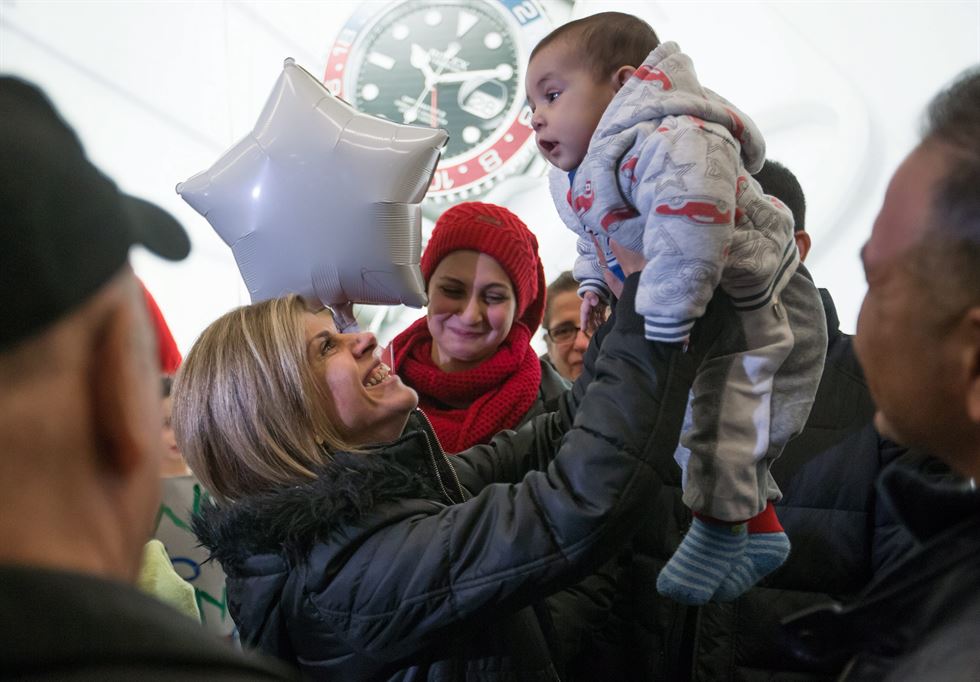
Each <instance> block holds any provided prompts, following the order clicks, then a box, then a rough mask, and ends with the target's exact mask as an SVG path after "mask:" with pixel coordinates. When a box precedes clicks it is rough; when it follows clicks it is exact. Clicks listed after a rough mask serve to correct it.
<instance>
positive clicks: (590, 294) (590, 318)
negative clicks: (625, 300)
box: [579, 291, 606, 336]
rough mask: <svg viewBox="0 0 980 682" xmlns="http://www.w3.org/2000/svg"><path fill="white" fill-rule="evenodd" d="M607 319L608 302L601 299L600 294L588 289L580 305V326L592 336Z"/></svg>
mask: <svg viewBox="0 0 980 682" xmlns="http://www.w3.org/2000/svg"><path fill="white" fill-rule="evenodd" d="M605 321H606V304H605V303H603V302H602V301H601V300H600V299H599V295H598V294H596V293H595V292H594V291H586V292H585V293H584V294H582V305H581V306H580V307H579V328H581V329H582V330H583V331H584V332H585V333H586V335H587V336H591V335H592V334H594V333H595V330H596V329H598V328H599V326H600V325H601V324H602V323H603V322H605Z"/></svg>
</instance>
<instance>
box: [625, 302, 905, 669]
mask: <svg viewBox="0 0 980 682" xmlns="http://www.w3.org/2000/svg"><path fill="white" fill-rule="evenodd" d="M820 293H821V296H822V298H823V301H824V307H825V311H826V316H827V330H828V336H829V339H828V348H827V359H826V364H825V366H824V372H823V375H822V377H821V381H820V387H819V389H818V391H817V395H816V398H815V401H814V405H813V409H812V411H811V413H810V416H809V418H808V420H807V423H806V426H805V428H804V430H803V432H802V433H801V434H800V435H799V436H798V437H797V438H795V439H794V440H792V441H791V442H790V443H789V444H788V445H787V446H786V449H785V450H784V451H783V454H782V455H781V456H780V457H779V458H778V459H777V460H776V461H775V463H774V464H773V467H772V474H773V477H774V478H775V479H776V482H777V483H778V484H779V487H780V489H781V490H782V492H783V498H782V500H781V501H780V502H779V503H778V504H777V514H778V516H779V519H780V521H781V523H782V524H783V527H784V528H785V529H786V533H787V535H788V536H789V538H790V541H791V543H792V551H791V552H790V555H789V558H788V559H787V561H786V563H785V564H784V565H783V566H782V567H781V568H780V569H778V570H777V571H775V572H774V573H772V574H771V575H770V576H768V577H767V578H765V579H763V581H762V582H761V583H760V584H759V585H758V586H757V587H755V588H753V589H752V590H750V591H749V592H748V593H746V594H745V595H743V596H742V597H741V598H740V599H738V600H736V601H735V602H732V603H714V602H712V603H709V604H707V605H705V606H703V607H700V608H698V607H689V606H685V605H682V604H678V603H676V602H673V601H671V600H669V599H666V598H664V597H661V596H660V595H659V594H658V593H657V589H656V579H657V574H658V573H659V571H660V569H661V568H663V566H664V564H666V562H667V560H668V559H669V558H670V557H671V555H672V554H673V552H674V550H675V549H676V548H677V546H678V544H680V541H681V539H682V537H683V534H684V533H685V532H686V531H687V528H688V526H689V525H690V521H691V514H690V511H689V510H688V509H687V508H686V507H685V506H684V504H683V503H682V501H681V495H682V490H681V481H680V471H679V469H678V467H676V466H673V467H671V466H670V464H672V461H668V462H664V463H662V466H661V467H660V470H661V471H662V476H663V482H664V485H663V486H662V487H661V489H660V494H659V496H658V497H657V499H656V502H655V504H654V505H653V508H652V509H650V510H649V513H648V522H647V523H646V524H644V526H643V527H642V529H641V530H640V532H638V534H637V536H636V538H635V541H634V550H635V557H634V563H633V567H632V580H631V583H630V586H629V587H628V588H627V589H628V594H627V598H628V602H629V608H628V609H624V608H622V607H620V608H619V609H618V611H619V615H620V616H623V620H625V621H628V622H631V626H632V627H629V626H626V625H623V624H620V627H621V628H623V630H622V632H621V634H620V636H630V634H632V637H633V639H632V642H633V647H632V648H633V651H634V656H635V658H634V660H633V661H631V662H630V663H629V664H628V665H627V666H626V668H625V669H624V670H623V671H622V675H621V677H622V678H623V679H625V678H627V677H629V678H632V679H642V680H689V679H694V680H704V681H710V682H714V681H720V680H769V679H773V678H774V676H778V677H779V679H792V680H822V679H832V676H831V677H828V675H827V674H825V673H827V671H826V669H825V668H821V667H819V666H814V665H812V664H810V663H807V662H802V661H799V660H797V659H796V657H795V656H794V655H793V653H792V651H791V648H790V647H789V646H788V643H787V642H786V640H785V637H784V635H783V632H782V630H781V629H780V627H779V621H780V619H781V618H783V617H785V616H788V615H789V614H792V613H795V612H797V611H799V610H800V609H803V608H805V607H808V606H812V605H814V604H818V603H823V602H826V601H828V600H829V599H830V595H832V596H834V597H843V596H850V595H854V594H856V593H857V592H859V591H860V590H861V589H863V588H864V587H865V586H866V585H867V584H868V583H869V582H870V581H871V579H872V578H873V577H874V576H875V575H876V574H878V573H879V572H881V571H883V570H884V569H886V568H887V567H888V566H889V565H891V564H893V563H894V562H895V560H896V559H897V558H899V557H901V556H902V555H904V554H906V553H907V552H908V551H910V549H911V548H912V546H913V541H912V538H911V537H910V536H909V535H908V534H907V533H905V532H903V531H902V529H901V527H900V524H899V523H898V521H897V519H895V518H894V516H893V515H892V514H891V513H890V512H889V511H888V510H887V509H882V508H881V505H879V503H878V499H877V496H876V494H875V486H874V483H875V480H876V478H877V477H878V475H879V473H880V472H881V471H882V469H883V468H884V467H885V466H886V465H888V464H889V463H890V462H892V461H894V460H895V459H896V458H898V457H899V456H903V454H904V453H905V450H904V449H902V448H899V447H898V446H896V445H895V444H893V443H891V442H890V441H887V440H885V439H883V438H882V437H881V436H879V435H878V433H877V431H876V430H875V428H874V424H873V417H874V412H875V408H874V404H873V403H872V401H871V396H870V394H869V392H868V388H867V385H866V383H865V381H864V376H863V374H862V372H861V368H860V366H859V364H858V361H857V358H856V357H855V354H854V350H853V347H852V339H851V337H850V336H848V335H846V334H843V333H842V332H841V331H840V329H839V322H838V319H837V312H836V310H835V308H834V304H833V300H832V299H831V298H830V295H829V294H828V293H827V291H826V290H821V292H820ZM904 456H909V457H911V455H904ZM668 459H669V458H668ZM629 630H632V632H631V633H630V632H629ZM610 639H612V637H610ZM833 672H836V671H830V673H833Z"/></svg>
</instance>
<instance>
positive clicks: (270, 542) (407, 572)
mask: <svg viewBox="0 0 980 682" xmlns="http://www.w3.org/2000/svg"><path fill="white" fill-rule="evenodd" d="M637 280H638V277H635V276H634V277H632V278H629V279H628V281H627V290H626V294H624V300H623V301H622V302H621V304H620V306H619V312H618V313H617V315H615V316H614V318H613V321H612V322H611V325H612V330H611V331H609V332H608V335H606V336H605V338H604V340H603V341H602V346H601V351H600V352H596V351H595V349H593V350H592V351H590V354H589V359H588V360H587V363H586V364H587V366H588V371H587V372H586V373H585V374H584V375H583V376H584V379H583V380H580V381H579V382H577V383H576V384H575V386H574V387H573V389H572V391H571V392H569V394H568V396H567V397H566V398H565V399H563V401H562V409H561V410H560V411H559V412H558V413H554V414H548V415H542V416H540V417H538V418H536V419H535V420H533V421H532V422H530V423H529V424H527V425H525V426H524V427H523V428H521V429H520V430H519V431H517V432H504V433H503V434H501V435H499V436H497V437H496V438H495V439H494V440H493V442H492V443H491V444H490V445H487V446H477V447H476V448H472V449H470V450H468V451H466V452H464V453H461V454H459V455H457V456H455V457H453V458H452V461H451V463H450V461H449V459H448V458H446V457H445V456H444V455H443V453H441V452H438V451H437V450H435V448H434V443H435V440H434V439H433V438H432V436H431V433H430V430H429V429H428V428H427V427H426V426H425V425H424V424H423V425H421V426H418V425H416V426H417V428H414V429H410V430H409V431H408V432H407V433H406V434H405V435H404V436H403V437H402V438H400V439H399V440H398V441H396V442H394V443H391V444H388V445H386V446H384V447H381V448H379V449H377V450H375V451H373V452H371V453H369V454H364V455H339V456H336V457H335V458H334V459H333V461H332V462H331V463H330V464H329V465H327V466H326V467H325V468H324V470H323V471H322V472H321V475H320V477H319V478H318V479H316V480H313V481H311V482H309V483H307V484H304V485H300V486H297V487H294V488H290V489H287V490H280V491H277V492H275V493H271V494H267V495H259V496H256V497H254V498H251V499H248V500H244V501H242V502H240V503H237V504H235V505H232V506H230V507H228V508H217V507H212V508H208V509H207V510H206V511H205V513H204V515H203V517H202V518H199V519H198V523H197V526H196V530H197V532H198V535H199V537H200V538H201V540H202V542H203V543H204V544H205V545H206V546H208V547H209V548H210V549H211V550H212V553H213V555H214V556H215V557H217V558H218V559H219V560H220V561H221V564H222V566H223V567H224V569H225V571H226V573H227V574H228V599H229V602H230V605H231V610H232V615H233V616H234V618H235V621H236V623H237V624H238V626H239V630H240V633H241V636H242V640H243V642H245V643H246V644H247V645H255V646H259V647H260V648H261V649H263V650H264V651H266V652H269V653H273V654H275V655H277V656H279V657H281V658H284V659H286V660H290V661H296V662H297V663H298V664H299V665H300V667H301V668H302V670H303V671H304V672H305V673H306V674H307V675H309V676H311V677H314V678H321V679H324V678H330V679H342V680H359V679H391V680H418V679H428V680H475V679H479V680H496V679H515V680H516V679H540V680H547V679H556V671H555V667H554V665H553V662H552V660H551V658H550V654H549V652H548V649H547V646H546V640H545V635H544V633H543V632H542V630H541V625H540V623H539V620H538V619H537V618H536V617H535V614H534V613H533V610H532V609H531V608H528V607H529V606H530V605H532V604H533V603H535V602H536V601H537V600H538V599H540V598H541V597H543V596H545V595H548V594H551V593H554V592H556V591H557V590H560V589H562V588H565V587H568V586H569V585H572V584H574V583H575V582H577V581H579V580H581V579H582V578H583V577H585V576H586V575H589V574H590V573H592V572H594V571H595V570H596V569H597V568H598V566H599V565H600V564H601V563H602V562H603V561H604V560H606V559H608V558H609V557H611V556H613V555H614V554H615V552H616V550H617V549H618V548H619V547H621V546H622V544H623V543H624V542H625V541H626V539H627V538H628V536H629V534H630V532H631V530H632V529H633V528H634V527H635V525H636V524H637V523H638V522H639V521H640V520H641V518H642V517H643V515H644V514H645V511H646V509H647V506H648V501H649V499H650V497H651V496H653V495H656V494H657V490H658V487H659V482H658V479H657V477H656V475H655V474H654V472H653V471H652V469H651V467H650V466H649V465H648V464H647V462H648V460H649V459H650V458H651V457H652V455H653V453H655V452H663V451H669V452H673V450H674V448H675V447H676V443H677V439H678V434H679V431H680V426H681V422H682V419H683V412H684V405H685V403H686V399H687V392H688V390H689V387H690V382H691V379H692V378H693V367H694V362H695V361H694V354H692V353H682V352H680V351H679V350H678V349H676V348H673V347H669V346H665V345H662V344H653V343H650V342H647V341H646V340H644V339H643V322H642V318H640V317H638V316H637V315H636V314H635V313H634V312H633V298H632V296H633V293H635V287H636V282H637ZM730 314H731V309H730V307H729V306H728V305H727V303H724V302H723V303H718V304H717V305H715V304H713V312H709V314H708V315H706V316H705V318H704V319H703V320H702V321H701V322H699V326H698V327H696V328H695V337H694V338H696V339H698V341H699V343H702V344H704V345H708V344H710V342H711V339H712V338H713V335H712V334H713V333H715V332H716V331H717V329H720V328H721V327H723V326H724V325H725V324H727V323H728V320H727V319H726V316H728V315H730ZM593 376H594V379H592V381H591V383H589V378H590V377H593ZM661 405H664V406H667V409H664V410H659V407H660V406H661ZM658 413H659V415H660V416H659V418H658V419H653V418H651V415H656V414H658ZM573 418H574V426H575V427H574V428H571V429H570V430H569V427H570V426H571V420H572V419H573ZM655 427H656V430H655ZM566 431H568V433H567V435H566V433H565V432H566ZM563 436H564V440H562V437H563ZM559 442H561V449H560V451H559V453H558V456H557V457H556V458H555V459H554V461H552V462H551V463H550V465H549V461H550V460H551V458H552V456H553V455H554V453H555V451H556V449H557V446H558V443H559ZM528 471H530V472H531V473H528V474H527V475H526V476H525V473H526V472H528ZM457 480H458V482H457ZM463 498H468V499H466V501H465V502H464V501H463Z"/></svg>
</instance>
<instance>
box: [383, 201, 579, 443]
mask: <svg viewBox="0 0 980 682" xmlns="http://www.w3.org/2000/svg"><path fill="white" fill-rule="evenodd" d="M421 267H422V276H423V277H424V278H425V282H426V288H427V292H428V296H429V307H428V310H427V313H426V316H425V317H423V318H421V319H419V320H416V321H415V322H414V323H413V324H412V325H411V326H410V327H409V328H408V329H406V330H405V331H404V332H402V333H401V334H399V335H398V336H397V337H396V338H395V339H394V341H392V350H393V356H394V363H395V368H396V370H397V372H398V374H399V375H400V376H401V378H402V380H403V381H404V382H405V383H406V384H407V385H408V386H411V387H412V388H414V389H415V390H416V391H417V392H418V394H419V407H421V408H422V410H423V411H424V412H425V414H426V415H427V416H428V418H429V420H430V421H431V422H432V427H433V429H434V430H435V432H436V435H437V436H438V437H439V440H440V441H441V443H442V446H443V448H444V449H445V450H446V451H447V452H453V453H454V452H459V451H461V450H465V449H466V448H468V447H470V446H473V445H476V444H479V443H487V442H489V441H490V439H491V438H492V437H493V436H494V435H495V434H496V433H497V432H498V431H502V430H504V429H513V428H516V427H517V426H519V425H520V424H523V423H524V422H526V421H527V420H529V419H530V418H531V417H533V416H535V415H537V414H540V413H542V412H546V411H550V410H552V409H554V407H555V404H556V401H557V399H558V397H559V396H560V395H561V394H562V393H563V392H564V391H565V390H566V389H567V388H568V384H567V383H565V381H564V379H562V378H561V376H560V375H559V374H558V373H557V372H556V371H555V370H554V369H553V368H552V367H551V365H549V364H548V363H546V362H542V361H540V360H539V359H538V357H537V354H536V353H535V352H534V350H533V349H532V348H531V336H532V335H533V334H534V332H535V330H536V329H537V328H538V325H540V324H541V317H542V315H543V312H544V301H545V291H546V286H545V280H544V269H543V267H542V266H541V258H540V257H539V256H538V241H537V239H536V238H535V237H534V234H532V233H531V231H530V230H529V229H528V228H527V226H526V225H525V224H524V223H523V222H522V221H521V219H520V218H518V217H517V216H516V215H514V214H513V213H511V212H510V211H508V210H507V209H506V208H503V207H502V206H495V205H493V204H483V203H479V202H467V203H463V204H458V205H456V206H454V207H452V208H450V209H449V210H447V211H446V212H445V213H443V214H442V215H441V216H440V217H439V220H438V221H436V225H435V229H434V230H433V232H432V237H431V239H430V240H429V243H428V244H427V246H426V248H425V251H424V252H423V254H422V261H421Z"/></svg>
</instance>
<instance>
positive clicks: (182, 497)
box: [153, 476, 236, 639]
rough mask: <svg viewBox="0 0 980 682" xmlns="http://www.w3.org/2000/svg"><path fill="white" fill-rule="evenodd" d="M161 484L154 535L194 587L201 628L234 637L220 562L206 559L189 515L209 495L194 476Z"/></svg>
mask: <svg viewBox="0 0 980 682" xmlns="http://www.w3.org/2000/svg"><path fill="white" fill-rule="evenodd" d="M162 483H163V500H162V502H161V504H160V511H159V512H158V513H157V522H156V530H155V531H154V533H153V535H154V537H155V538H156V539H157V540H160V541H161V542H162V543H163V544H164V546H165V547H166V548H167V554H168V555H169V556H170V561H171V562H172V563H173V565H174V570H176V571H177V573H178V574H179V575H180V577H181V578H183V579H184V580H186V581H187V582H189V583H190V584H191V585H193V586H194V594H195V596H196V597H197V607H198V609H200V611H201V621H202V622H203V623H204V627H205V628H207V630H208V631H209V632H213V633H215V634H217V635H220V636H222V637H226V638H229V639H235V638H236V628H235V623H234V621H233V620H232V619H231V614H229V613H228V594H227V591H226V589H225V574H224V572H223V571H222V570H221V564H219V563H218V562H217V561H208V552H207V550H206V549H204V548H203V547H201V546H200V544H199V543H198V540H197V537H196V536H195V535H194V532H193V531H192V530H191V516H192V515H193V514H195V513H197V511H198V510H200V508H201V504H202V503H204V502H205V501H206V500H207V499H208V494H207V492H206V491H205V490H204V489H203V488H202V487H201V484H200V483H199V482H198V481H197V479H196V478H195V477H194V476H175V477H173V478H165V479H163V481H162Z"/></svg>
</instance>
